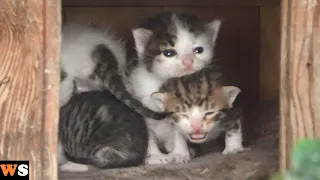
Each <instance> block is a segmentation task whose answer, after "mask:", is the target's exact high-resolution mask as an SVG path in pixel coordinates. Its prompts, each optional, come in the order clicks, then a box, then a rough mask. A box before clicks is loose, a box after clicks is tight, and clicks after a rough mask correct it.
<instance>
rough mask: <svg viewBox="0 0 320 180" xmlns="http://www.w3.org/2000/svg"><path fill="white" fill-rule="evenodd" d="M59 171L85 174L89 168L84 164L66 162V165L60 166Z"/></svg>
mask: <svg viewBox="0 0 320 180" xmlns="http://www.w3.org/2000/svg"><path fill="white" fill-rule="evenodd" d="M60 170H61V171H67V172H86V171H88V170H89V167H88V166H87V165H85V164H78V163H74V162H71V161H68V162H67V163H66V164H64V165H62V166H60Z"/></svg>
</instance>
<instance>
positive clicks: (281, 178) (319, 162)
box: [271, 139, 320, 180]
mask: <svg viewBox="0 0 320 180" xmlns="http://www.w3.org/2000/svg"><path fill="white" fill-rule="evenodd" d="M291 163H292V164H291V165H292V168H291V169H289V170H288V171H287V172H285V173H284V174H281V173H276V174H274V175H273V176H272V177H271V180H320V139H302V140H300V141H298V142H297V143H296V145H295V147H294V149H293V152H292V157H291Z"/></svg>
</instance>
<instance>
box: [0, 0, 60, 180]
mask: <svg viewBox="0 0 320 180" xmlns="http://www.w3.org/2000/svg"><path fill="white" fill-rule="evenodd" d="M60 6H61V5H60V4H59V1H55V0H42V1H39V0H29V1H12V0H3V1H1V4H0V9H1V10H0V26H1V30H0V34H1V38H0V64H1V66H0V81H1V82H2V83H1V85H0V117H1V120H2V122H1V123H0V131H1V136H0V159H1V160H29V161H30V166H29V176H30V180H39V179H46V180H57V160H56V148H57V124H58V100H57V99H58V98H57V96H58V92H59V91H58V85H59V81H60V80H59V63H58V62H59V59H58V55H59V49H60V46H59V43H60V41H59V37H60V33H59V32H60ZM5 79H6V80H7V81H5V82H4V81H3V80H5Z"/></svg>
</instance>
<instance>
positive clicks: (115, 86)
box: [92, 44, 167, 120]
mask: <svg viewBox="0 0 320 180" xmlns="http://www.w3.org/2000/svg"><path fill="white" fill-rule="evenodd" d="M92 55H93V59H94V60H96V62H97V67H96V69H95V70H94V75H95V76H97V77H98V78H99V79H101V80H102V81H103V85H104V87H105V88H106V89H107V90H109V91H110V92H111V93H112V94H113V95H114V96H115V97H116V98H117V99H118V100H120V101H121V102H122V103H124V104H125V105H127V106H128V107H130V108H131V109H133V110H134V111H136V112H137V113H139V114H141V115H142V116H145V117H149V118H153V119H155V120H162V119H164V118H165V117H166V116H167V114H166V113H159V112H155V111H152V110H151V109H149V108H147V107H145V106H144V105H143V104H142V102H140V101H139V100H137V99H135V98H134V97H133V95H132V94H130V93H129V92H128V91H127V90H126V87H125V85H124V84H123V81H122V76H121V75H120V74H119V72H118V68H117V66H118V61H117V60H116V57H115V56H114V54H113V52H112V51H111V50H110V49H109V48H108V47H107V46H106V45H104V44H101V45H98V46H97V47H96V48H95V50H94V51H93V53H92ZM92 78H95V77H92Z"/></svg>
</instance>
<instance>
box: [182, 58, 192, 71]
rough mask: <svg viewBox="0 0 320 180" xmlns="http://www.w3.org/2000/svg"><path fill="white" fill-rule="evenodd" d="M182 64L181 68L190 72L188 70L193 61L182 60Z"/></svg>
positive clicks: (189, 59) (188, 59)
mask: <svg viewBox="0 0 320 180" xmlns="http://www.w3.org/2000/svg"><path fill="white" fill-rule="evenodd" d="M182 64H183V66H184V68H185V69H186V70H190V69H192V66H193V59H192V58H189V57H188V58H184V59H183V60H182Z"/></svg>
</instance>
